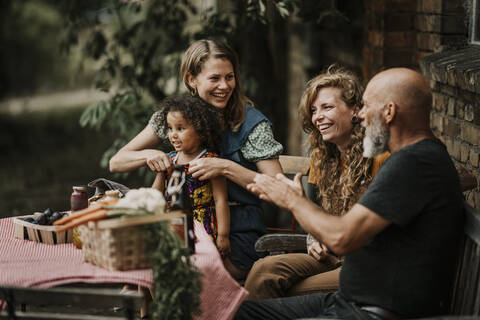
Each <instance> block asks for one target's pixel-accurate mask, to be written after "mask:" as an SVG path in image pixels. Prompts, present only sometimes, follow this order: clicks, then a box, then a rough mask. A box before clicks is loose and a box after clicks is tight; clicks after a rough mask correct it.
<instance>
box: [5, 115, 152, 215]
mask: <svg viewBox="0 0 480 320" xmlns="http://www.w3.org/2000/svg"><path fill="white" fill-rule="evenodd" d="M82 111H83V108H81V107H79V108H74V109H70V108H68V109H62V108H57V109H53V110H49V111H42V112H29V113H24V114H21V115H15V116H13V115H8V114H0V181H1V183H0V218H1V217H7V216H14V215H21V214H31V213H33V212H35V211H43V210H44V209H46V208H52V209H54V210H68V209H70V194H71V192H72V186H74V185H86V184H87V183H88V182H90V181H91V180H93V179H95V178H99V177H105V178H107V179H111V180H115V181H118V182H120V183H123V184H125V185H128V186H131V187H139V186H141V185H142V183H143V178H140V177H138V176H136V175H135V174H131V175H130V178H128V179H124V178H120V177H117V176H114V175H112V174H110V173H109V172H108V170H107V169H105V168H101V167H100V164H99V163H100V159H101V157H102V154H103V152H104V151H105V150H106V149H107V148H108V146H109V145H110V144H111V143H112V142H113V139H114V137H113V136H112V135H111V134H109V135H106V134H102V133H101V132H97V131H94V130H92V129H89V128H82V127H81V126H80V125H79V124H78V119H79V117H80V114H81V112H82ZM93 191H94V190H91V191H90V193H91V194H92V193H93Z"/></svg>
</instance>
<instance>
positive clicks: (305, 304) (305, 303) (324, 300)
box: [235, 292, 372, 320]
mask: <svg viewBox="0 0 480 320" xmlns="http://www.w3.org/2000/svg"><path fill="white" fill-rule="evenodd" d="M315 317H318V318H322V319H352V320H353V319H355V320H360V319H361V320H367V319H372V318H370V317H369V316H368V314H367V313H366V312H364V311H362V310H360V309H359V308H358V307H357V306H355V305H354V304H351V303H349V302H347V301H346V300H345V299H343V298H342V297H341V296H340V295H339V294H338V293H331V292H330V293H323V292H319V293H313V294H308V295H304V296H295V297H287V298H277V299H268V300H258V301H246V302H244V303H243V304H242V306H241V307H240V309H239V310H238V312H237V314H236V315H235V320H242V319H245V320H252V319H259V320H266V319H272V320H289V319H300V318H315Z"/></svg>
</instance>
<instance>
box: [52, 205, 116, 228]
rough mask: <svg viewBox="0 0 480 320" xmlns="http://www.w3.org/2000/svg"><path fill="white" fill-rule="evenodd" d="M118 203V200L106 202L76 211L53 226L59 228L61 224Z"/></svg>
mask: <svg viewBox="0 0 480 320" xmlns="http://www.w3.org/2000/svg"><path fill="white" fill-rule="evenodd" d="M117 201H118V200H108V201H105V202H102V203H99V204H93V205H91V206H90V207H88V208H85V209H83V210H79V211H76V212H74V213H72V214H70V215H68V216H66V217H63V218H61V219H58V220H57V221H55V222H54V223H53V225H54V226H58V225H61V224H65V223H67V222H69V221H71V220H73V219H77V218H79V217H82V216H84V215H88V214H90V213H93V212H96V211H98V210H100V209H102V208H103V207H104V206H107V205H111V204H115V203H117Z"/></svg>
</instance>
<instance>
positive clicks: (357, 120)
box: [352, 114, 360, 124]
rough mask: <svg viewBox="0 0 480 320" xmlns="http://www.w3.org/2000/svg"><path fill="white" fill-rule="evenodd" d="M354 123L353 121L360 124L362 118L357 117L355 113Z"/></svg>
mask: <svg viewBox="0 0 480 320" xmlns="http://www.w3.org/2000/svg"><path fill="white" fill-rule="evenodd" d="M352 123H353V124H358V123H360V119H359V118H358V117H357V115H356V114H354V115H353V117H352Z"/></svg>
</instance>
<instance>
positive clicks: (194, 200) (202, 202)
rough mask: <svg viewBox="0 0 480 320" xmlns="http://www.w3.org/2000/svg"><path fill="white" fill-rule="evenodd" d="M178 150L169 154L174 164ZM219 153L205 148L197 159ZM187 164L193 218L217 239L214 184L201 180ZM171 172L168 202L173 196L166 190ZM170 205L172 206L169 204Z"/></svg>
mask: <svg viewBox="0 0 480 320" xmlns="http://www.w3.org/2000/svg"><path fill="white" fill-rule="evenodd" d="M177 155H178V152H170V153H169V154H168V156H169V157H170V158H171V159H172V164H175V162H176V160H177ZM214 157H218V155H217V154H215V153H212V152H208V151H206V150H204V151H203V152H201V153H200V154H199V155H198V156H197V158H196V159H199V158H214ZM184 166H185V170H184V171H185V183H186V184H187V190H188V194H189V196H190V201H191V205H192V211H193V218H194V219H195V220H197V221H199V222H200V223H201V224H202V225H203V227H204V228H205V230H206V231H207V233H208V234H209V235H210V237H211V238H212V239H213V240H214V241H215V240H216V239H217V233H218V230H217V217H216V214H215V200H214V198H213V192H212V184H211V183H210V181H209V180H205V181H200V180H198V179H196V178H194V177H192V175H191V174H190V172H189V171H188V168H189V165H188V163H187V164H185V165H184ZM171 173H172V172H170V173H167V179H166V181H165V199H166V200H167V204H170V202H171V200H172V196H171V195H170V194H168V192H167V191H166V190H167V188H166V185H167V183H168V181H169V180H170V177H171ZM169 207H170V206H169Z"/></svg>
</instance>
